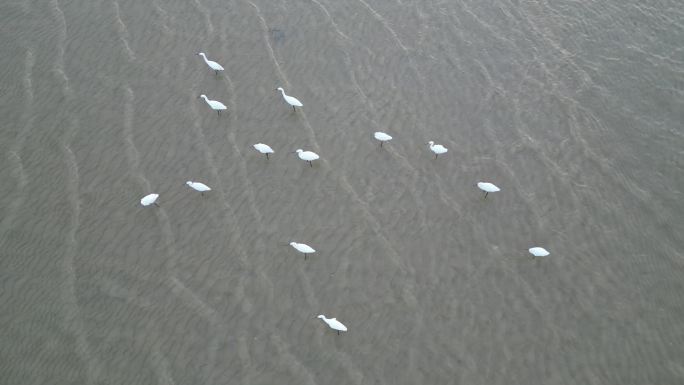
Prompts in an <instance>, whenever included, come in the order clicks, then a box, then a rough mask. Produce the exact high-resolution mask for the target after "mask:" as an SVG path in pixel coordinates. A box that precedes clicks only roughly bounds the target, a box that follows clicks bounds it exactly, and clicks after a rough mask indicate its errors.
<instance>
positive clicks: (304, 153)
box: [295, 148, 319, 167]
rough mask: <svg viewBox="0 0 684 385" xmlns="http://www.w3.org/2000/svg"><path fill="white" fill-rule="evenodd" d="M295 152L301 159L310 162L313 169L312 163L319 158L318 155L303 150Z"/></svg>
mask: <svg viewBox="0 0 684 385" xmlns="http://www.w3.org/2000/svg"><path fill="white" fill-rule="evenodd" d="M295 152H296V153H297V155H298V156H299V159H301V160H305V161H307V162H309V166H311V167H313V164H311V161H312V160H316V159H318V158H319V156H318V154H316V153H315V152H313V151H303V150H302V149H301V148H299V149H297V151H295Z"/></svg>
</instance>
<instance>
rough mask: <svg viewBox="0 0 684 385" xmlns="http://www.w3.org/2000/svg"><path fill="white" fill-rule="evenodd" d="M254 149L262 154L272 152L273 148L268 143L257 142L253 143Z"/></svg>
mask: <svg viewBox="0 0 684 385" xmlns="http://www.w3.org/2000/svg"><path fill="white" fill-rule="evenodd" d="M254 149H255V150H257V151H259V152H260V153H262V154H273V149H272V148H271V146H269V145H268V144H263V143H257V144H255V145H254Z"/></svg>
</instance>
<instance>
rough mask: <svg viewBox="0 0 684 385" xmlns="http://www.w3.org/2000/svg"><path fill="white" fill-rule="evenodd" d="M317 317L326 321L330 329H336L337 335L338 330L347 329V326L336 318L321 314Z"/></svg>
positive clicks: (344, 330) (343, 330)
mask: <svg viewBox="0 0 684 385" xmlns="http://www.w3.org/2000/svg"><path fill="white" fill-rule="evenodd" d="M317 318H320V319H322V320H323V322H325V323H327V324H328V326H330V328H331V329H333V330H337V335H339V334H340V332H346V331H347V327H346V326H344V325H343V324H342V322H340V321H338V320H337V318H325V316H324V315H323V314H321V315H319V316H318V317H317Z"/></svg>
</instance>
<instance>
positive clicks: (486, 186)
mask: <svg viewBox="0 0 684 385" xmlns="http://www.w3.org/2000/svg"><path fill="white" fill-rule="evenodd" d="M477 187H479V188H480V190H482V191H484V192H488V193H490V192H497V191H501V189H500V188H499V187H497V186H496V185H495V184H493V183H489V182H478V183H477Z"/></svg>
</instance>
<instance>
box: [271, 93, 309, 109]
mask: <svg viewBox="0 0 684 385" xmlns="http://www.w3.org/2000/svg"><path fill="white" fill-rule="evenodd" d="M276 91H280V93H281V94H283V99H285V101H286V102H287V104H289V105H291V106H292V110H293V111H294V110H295V106H297V107H304V105H303V104H302V102H300V101H299V100H298V99H297V98H295V97H294V96H290V95H286V94H285V90H284V89H283V87H278V88H276Z"/></svg>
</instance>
